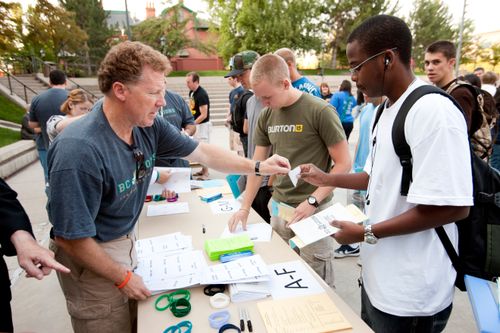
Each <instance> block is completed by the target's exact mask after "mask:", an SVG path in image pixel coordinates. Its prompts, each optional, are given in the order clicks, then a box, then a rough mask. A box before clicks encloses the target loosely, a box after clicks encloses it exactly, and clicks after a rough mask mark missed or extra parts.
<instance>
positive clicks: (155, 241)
mask: <svg viewBox="0 0 500 333" xmlns="http://www.w3.org/2000/svg"><path fill="white" fill-rule="evenodd" d="M192 248H193V246H192V238H191V236H186V235H182V234H181V233H180V232H176V233H173V234H168V235H162V236H158V237H152V238H146V239H141V240H138V241H137V242H136V250H137V268H136V269H135V273H136V274H138V275H140V276H141V277H142V279H143V281H144V284H145V285H146V287H147V288H148V289H149V290H150V291H151V292H152V293H154V294H156V293H160V292H164V291H167V290H172V289H178V288H185V287H189V286H192V285H196V284H199V283H200V276H201V273H202V272H203V271H204V270H205V267H206V266H207V263H206V261H205V257H204V256H203V253H202V252H201V251H193V250H192Z"/></svg>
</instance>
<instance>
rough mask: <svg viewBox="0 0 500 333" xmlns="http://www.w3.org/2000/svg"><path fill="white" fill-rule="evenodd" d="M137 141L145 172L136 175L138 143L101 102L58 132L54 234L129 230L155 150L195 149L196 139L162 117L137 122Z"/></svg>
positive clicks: (103, 236) (52, 154)
mask: <svg viewBox="0 0 500 333" xmlns="http://www.w3.org/2000/svg"><path fill="white" fill-rule="evenodd" d="M132 134H133V138H134V146H136V147H137V148H138V149H139V150H140V151H142V153H143V155H144V167H145V177H144V178H142V179H141V180H138V181H137V180H136V170H138V169H139V170H140V169H141V168H140V165H141V163H138V162H136V159H135V158H134V154H133V148H134V147H133V146H130V145H128V144H127V143H125V142H124V141H122V140H121V139H120V138H119V137H118V136H117V135H116V134H115V132H114V131H113V129H112V128H111V126H110V124H109V122H108V120H107V118H106V116H105V115H104V112H103V111H102V104H101V103H99V104H98V105H97V106H95V107H94V109H93V110H92V112H90V113H89V114H88V115H87V116H85V117H83V118H82V119H81V120H80V121H78V122H74V123H72V124H70V125H69V126H68V128H67V130H65V131H63V132H62V133H61V134H60V135H58V138H57V140H55V141H54V142H53V144H52V145H51V147H50V149H49V152H48V168H49V184H50V186H49V202H48V205H47V210H48V213H49V219H50V221H51V223H52V225H53V232H54V235H55V236H58V237H62V238H65V239H79V238H85V237H94V238H95V239H96V240H98V241H110V240H113V239H116V238H119V237H121V236H124V235H126V234H128V233H130V232H131V231H132V230H133V228H134V225H135V223H136V221H137V219H138V217H139V214H140V212H141V210H142V207H143V204H144V199H145V198H146V192H147V188H148V185H149V182H150V178H151V173H152V171H153V167H154V161H155V158H156V155H157V154H159V153H162V154H165V155H169V156H172V157H184V156H187V155H189V154H191V153H192V152H193V151H194V150H195V149H196V147H197V143H196V142H195V141H193V140H191V139H189V138H188V137H186V136H185V135H182V134H181V133H180V132H179V131H178V130H177V129H176V128H175V127H173V126H172V125H170V124H169V123H168V122H166V121H165V120H164V119H163V118H159V117H157V118H156V119H155V121H154V124H153V126H151V127H144V128H140V127H134V129H133V131H132Z"/></svg>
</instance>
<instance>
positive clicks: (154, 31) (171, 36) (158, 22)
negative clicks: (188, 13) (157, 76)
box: [132, 5, 191, 57]
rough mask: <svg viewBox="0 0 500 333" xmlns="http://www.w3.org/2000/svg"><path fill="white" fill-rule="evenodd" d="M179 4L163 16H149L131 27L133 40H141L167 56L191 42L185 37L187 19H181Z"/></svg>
mask: <svg viewBox="0 0 500 333" xmlns="http://www.w3.org/2000/svg"><path fill="white" fill-rule="evenodd" d="M179 11H180V6H177V5H176V6H173V7H171V9H170V10H169V11H168V12H167V15H166V16H165V17H156V18H149V19H147V20H145V21H142V22H141V23H139V24H136V25H134V26H133V27H132V35H133V36H134V40H137V41H140V42H143V43H144V44H147V45H149V46H151V47H153V48H155V49H157V50H160V51H161V52H162V53H163V54H165V55H166V56H168V57H172V56H175V55H176V54H177V52H178V51H179V50H181V49H182V48H184V47H186V46H188V45H190V44H191V41H190V40H189V39H188V38H187V37H186V34H185V29H186V24H187V19H182V18H181V15H180V12H179Z"/></svg>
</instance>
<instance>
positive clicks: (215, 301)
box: [210, 293, 230, 309]
mask: <svg viewBox="0 0 500 333" xmlns="http://www.w3.org/2000/svg"><path fill="white" fill-rule="evenodd" d="M229 302H230V300H229V296H227V295H226V294H223V293H217V294H215V295H213V296H212V297H210V305H211V306H212V307H213V308H215V309H223V308H225V307H227V306H228V305H229Z"/></svg>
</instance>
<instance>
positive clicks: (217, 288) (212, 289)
mask: <svg viewBox="0 0 500 333" xmlns="http://www.w3.org/2000/svg"><path fill="white" fill-rule="evenodd" d="M224 291H226V285H224V284H210V285H208V286H206V287H205V288H203V293H204V294H205V295H207V296H213V295H215V294H218V293H223V292H224Z"/></svg>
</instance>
